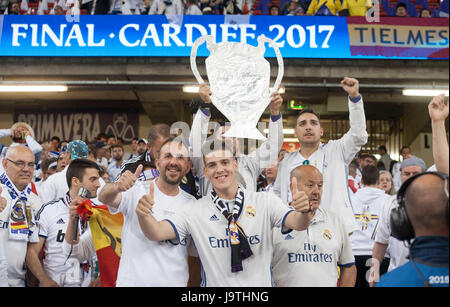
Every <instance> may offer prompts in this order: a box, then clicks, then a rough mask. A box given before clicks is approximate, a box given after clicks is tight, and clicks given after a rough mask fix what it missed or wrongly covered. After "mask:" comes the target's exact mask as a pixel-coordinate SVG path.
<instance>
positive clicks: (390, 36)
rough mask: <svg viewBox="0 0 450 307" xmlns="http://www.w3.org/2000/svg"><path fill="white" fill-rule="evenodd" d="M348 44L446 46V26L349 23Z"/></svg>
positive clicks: (418, 46)
mask: <svg viewBox="0 0 450 307" xmlns="http://www.w3.org/2000/svg"><path fill="white" fill-rule="evenodd" d="M348 32H349V36H350V46H383V47H409V48H411V47H415V48H448V47H449V38H448V28H447V27H418V26H399V25H380V24H349V25H348Z"/></svg>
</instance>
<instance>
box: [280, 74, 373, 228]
mask: <svg viewBox="0 0 450 307" xmlns="http://www.w3.org/2000/svg"><path fill="white" fill-rule="evenodd" d="M341 85H342V88H343V89H344V91H345V92H347V94H348V108H349V119H350V130H349V131H348V132H347V133H346V134H345V135H344V136H343V137H342V138H340V139H338V140H330V141H328V143H327V144H323V143H321V142H320V138H321V136H323V128H322V127H321V124H320V119H319V116H318V115H317V114H316V113H315V112H314V111H313V110H311V109H304V110H302V111H301V112H300V113H299V115H298V117H297V121H296V127H295V130H294V132H295V133H294V134H295V136H296V137H297V138H298V140H299V143H300V149H299V150H298V151H295V152H292V153H288V154H286V155H285V156H284V159H283V161H281V163H280V165H279V167H278V176H277V179H276V180H275V184H274V187H273V191H274V193H275V194H276V195H277V196H279V197H280V198H281V200H282V201H283V202H284V203H285V204H287V203H289V202H290V200H291V197H292V196H291V195H292V194H291V191H290V188H289V184H290V182H289V178H290V174H291V172H292V170H294V169H295V168H296V167H297V166H299V165H306V164H310V165H312V166H315V167H316V168H318V169H319V171H320V172H321V173H322V175H323V182H324V186H323V195H322V200H323V201H322V205H323V207H324V208H325V209H328V210H329V211H330V212H334V213H335V214H336V215H339V216H340V217H341V218H342V220H343V222H344V223H345V225H346V228H347V230H348V233H351V232H352V231H354V230H356V223H355V218H354V216H353V211H352V207H351V203H350V199H349V194H348V179H347V166H348V165H349V164H350V162H351V161H352V160H353V157H354V156H355V155H356V153H357V152H358V151H359V150H360V149H361V146H363V145H364V144H366V142H367V138H368V135H367V132H366V117H365V114H364V105H363V100H362V97H361V95H360V94H359V83H358V80H356V79H353V78H347V77H346V78H344V80H342V81H341Z"/></svg>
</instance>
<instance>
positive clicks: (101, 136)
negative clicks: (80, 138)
mask: <svg viewBox="0 0 450 307" xmlns="http://www.w3.org/2000/svg"><path fill="white" fill-rule="evenodd" d="M102 138H104V139H108V136H107V135H106V133H104V132H100V133H99V134H98V135H97V138H96V139H97V141H98V140H100V139H102Z"/></svg>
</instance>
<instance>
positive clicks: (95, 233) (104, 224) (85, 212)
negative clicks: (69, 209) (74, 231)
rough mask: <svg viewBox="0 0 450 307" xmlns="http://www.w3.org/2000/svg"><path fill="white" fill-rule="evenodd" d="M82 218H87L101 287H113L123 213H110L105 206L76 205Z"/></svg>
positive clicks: (119, 252)
mask: <svg viewBox="0 0 450 307" xmlns="http://www.w3.org/2000/svg"><path fill="white" fill-rule="evenodd" d="M78 212H79V213H80V215H81V218H82V219H88V221H89V227H90V228H91V232H92V238H93V240H94V246H95V250H96V253H97V259H98V267H99V272H100V283H101V286H102V287H115V286H116V279H117V271H118V269H119V262H120V256H121V254H122V253H121V236H122V227H123V215H122V214H121V213H118V214H114V215H112V214H111V213H109V210H108V207H107V206H95V205H87V204H85V203H83V204H80V205H79V206H78Z"/></svg>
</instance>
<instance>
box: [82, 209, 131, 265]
mask: <svg viewBox="0 0 450 307" xmlns="http://www.w3.org/2000/svg"><path fill="white" fill-rule="evenodd" d="M92 213H93V214H92V216H91V217H90V218H89V226H90V227H91V232H92V238H93V240H94V246H95V250H100V249H102V248H105V247H107V246H111V247H112V248H113V249H114V251H115V252H116V254H117V255H118V256H119V257H120V256H121V255H122V252H121V237H122V227H123V215H122V214H121V213H118V214H114V215H112V214H111V213H109V211H108V210H107V209H103V208H95V207H93V208H92Z"/></svg>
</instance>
